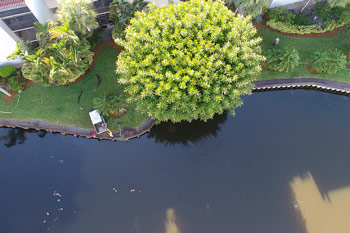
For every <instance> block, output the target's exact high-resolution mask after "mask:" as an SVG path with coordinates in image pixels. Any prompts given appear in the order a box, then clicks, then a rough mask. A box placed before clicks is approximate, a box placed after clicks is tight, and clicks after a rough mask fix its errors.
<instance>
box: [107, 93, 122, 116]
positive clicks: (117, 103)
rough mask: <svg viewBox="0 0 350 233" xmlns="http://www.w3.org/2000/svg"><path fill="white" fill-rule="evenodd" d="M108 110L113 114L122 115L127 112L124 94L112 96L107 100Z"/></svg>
mask: <svg viewBox="0 0 350 233" xmlns="http://www.w3.org/2000/svg"><path fill="white" fill-rule="evenodd" d="M107 102H108V110H109V112H111V113H120V112H124V111H125V110H126V105H125V97H124V95H123V94H120V95H110V96H109V97H108V98H107Z"/></svg>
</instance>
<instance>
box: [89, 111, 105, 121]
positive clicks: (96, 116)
mask: <svg viewBox="0 0 350 233" xmlns="http://www.w3.org/2000/svg"><path fill="white" fill-rule="evenodd" d="M89 115H90V119H91V122H92V124H94V125H95V124H97V123H100V122H102V118H101V115H100V113H99V112H98V111H97V110H93V111H91V112H89Z"/></svg>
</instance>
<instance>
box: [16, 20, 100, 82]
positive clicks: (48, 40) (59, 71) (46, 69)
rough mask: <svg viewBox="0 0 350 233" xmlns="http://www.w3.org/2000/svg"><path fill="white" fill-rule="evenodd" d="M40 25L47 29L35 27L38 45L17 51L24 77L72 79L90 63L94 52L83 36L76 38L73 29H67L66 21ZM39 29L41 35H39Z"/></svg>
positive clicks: (67, 80)
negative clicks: (31, 52)
mask: <svg viewBox="0 0 350 233" xmlns="http://www.w3.org/2000/svg"><path fill="white" fill-rule="evenodd" d="M38 25H39V23H37V24H36V26H38ZM41 26H42V27H41V28H46V29H47V32H46V33H42V32H40V29H38V30H39V33H38V35H37V36H38V41H39V47H38V49H37V50H36V51H35V52H33V54H30V53H29V52H28V51H25V50H24V51H23V50H22V51H21V52H18V53H17V55H20V57H21V58H22V59H23V60H24V64H23V66H22V73H23V76H24V78H26V79H29V80H33V81H41V82H44V83H45V84H54V83H57V84H60V85H63V84H66V83H67V82H73V81H75V80H76V79H77V78H79V77H80V76H81V75H82V74H84V73H85V71H86V70H87V68H88V67H89V66H90V64H91V63H92V57H93V55H94V54H93V53H92V52H91V51H90V50H89V49H90V45H89V42H87V40H86V39H84V38H81V39H79V37H78V36H76V35H75V33H74V31H72V30H70V29H68V24H65V25H64V26H59V25H57V24H55V23H50V24H48V27H46V26H45V27H44V26H43V25H41ZM41 33H42V35H45V36H43V37H44V38H45V39H43V38H40V35H41Z"/></svg>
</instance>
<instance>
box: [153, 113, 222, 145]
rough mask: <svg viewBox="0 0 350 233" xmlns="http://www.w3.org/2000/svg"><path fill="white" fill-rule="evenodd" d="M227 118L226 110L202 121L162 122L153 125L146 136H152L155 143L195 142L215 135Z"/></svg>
mask: <svg viewBox="0 0 350 233" xmlns="http://www.w3.org/2000/svg"><path fill="white" fill-rule="evenodd" d="M226 120H227V112H224V113H223V114H221V115H215V116H214V118H213V119H211V120H208V121H207V122H204V121H199V120H198V121H192V122H191V123H189V122H181V123H172V122H163V123H161V124H159V125H155V126H154V127H153V128H152V130H151V131H150V133H149V134H148V136H147V137H148V138H154V139H155V142H156V143H163V144H164V145H174V144H183V145H187V144H188V142H192V143H194V142H197V141H199V140H201V139H204V138H206V137H208V136H210V135H212V136H217V133H218V132H219V131H220V129H221V125H222V124H224V123H225V121H226Z"/></svg>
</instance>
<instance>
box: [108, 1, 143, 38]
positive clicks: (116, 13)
mask: <svg viewBox="0 0 350 233" xmlns="http://www.w3.org/2000/svg"><path fill="white" fill-rule="evenodd" d="M147 4H148V2H146V1H144V0H134V2H133V3H130V2H128V1H127V0H113V2H112V3H111V4H110V6H109V7H110V9H111V10H110V13H109V17H110V18H111V19H112V20H113V21H114V22H115V27H114V29H113V38H114V39H116V38H124V37H125V32H124V31H125V29H126V27H127V26H128V25H129V23H130V20H131V18H133V17H134V16H135V13H136V12H137V11H142V10H144V9H146V7H147Z"/></svg>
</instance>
